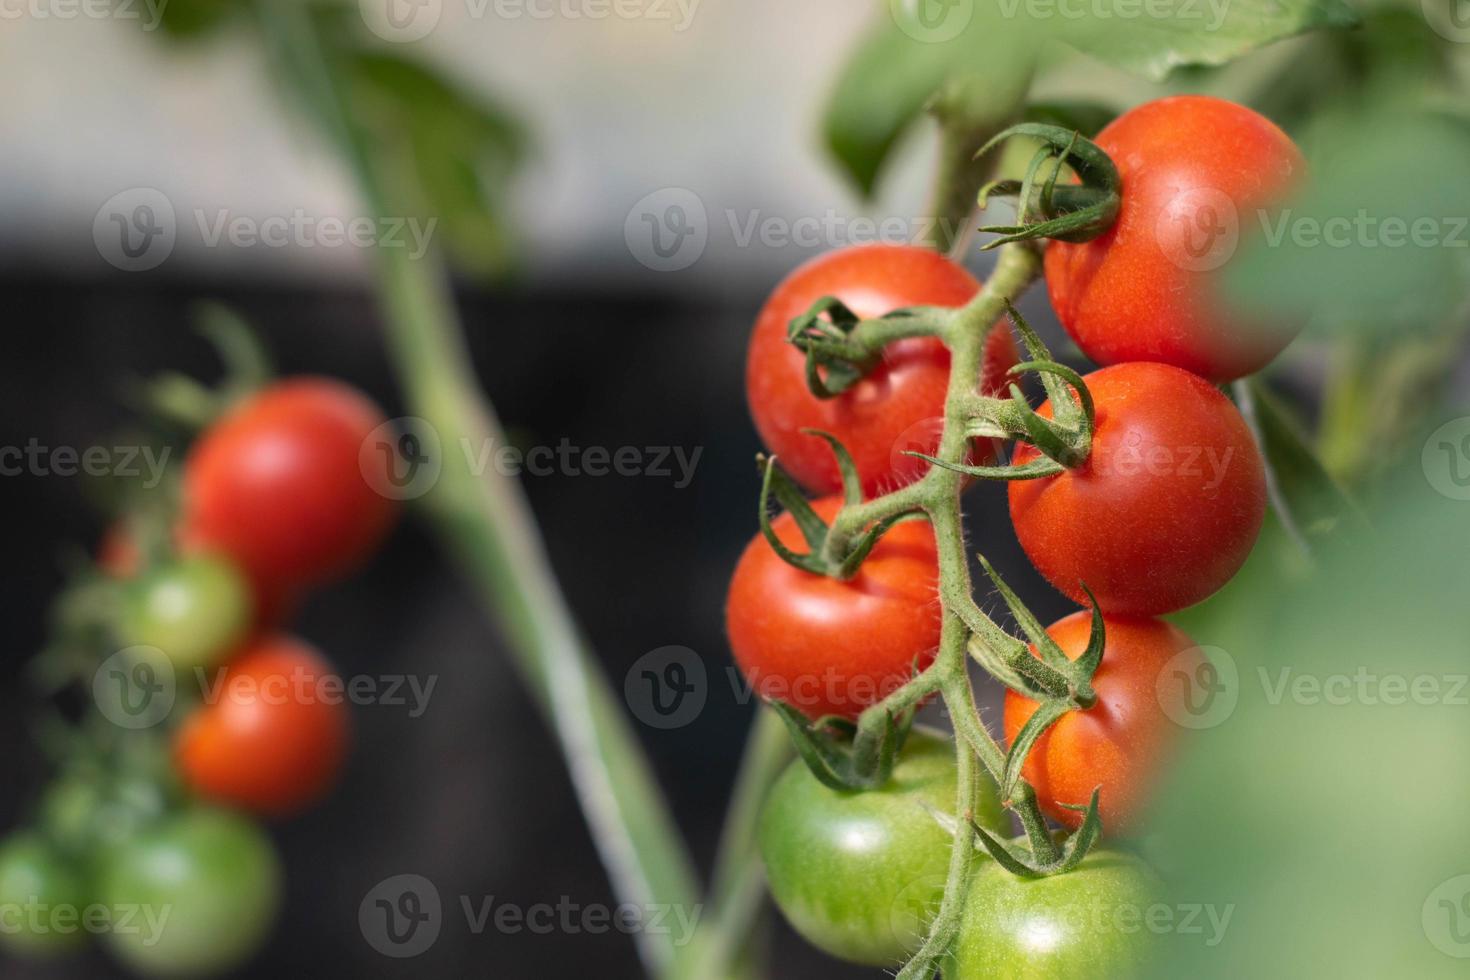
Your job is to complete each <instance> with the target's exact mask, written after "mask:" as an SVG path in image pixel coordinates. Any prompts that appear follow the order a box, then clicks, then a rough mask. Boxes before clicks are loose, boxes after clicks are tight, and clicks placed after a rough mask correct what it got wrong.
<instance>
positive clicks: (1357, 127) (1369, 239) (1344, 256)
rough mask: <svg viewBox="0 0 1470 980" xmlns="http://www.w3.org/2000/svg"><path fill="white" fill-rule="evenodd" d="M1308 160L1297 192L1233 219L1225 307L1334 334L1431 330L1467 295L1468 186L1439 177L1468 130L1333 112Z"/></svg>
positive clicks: (1422, 117)
mask: <svg viewBox="0 0 1470 980" xmlns="http://www.w3.org/2000/svg"><path fill="white" fill-rule="evenodd" d="M1310 150H1311V152H1310V154H1309V156H1310V160H1311V170H1312V174H1313V179H1312V181H1311V183H1310V185H1309V186H1308V187H1307V188H1306V189H1305V191H1304V192H1303V193H1301V194H1299V195H1298V196H1297V197H1296V198H1295V199H1294V200H1292V201H1290V202H1288V204H1287V206H1286V207H1285V208H1283V209H1282V210H1281V211H1280V212H1279V213H1266V212H1259V213H1249V214H1241V215H1239V216H1238V218H1239V222H1240V226H1241V227H1240V231H1241V248H1240V251H1239V252H1238V253H1237V254H1236V255H1235V257H1234V258H1233V259H1232V260H1231V262H1230V264H1229V266H1228V267H1226V268H1225V269H1224V270H1223V271H1224V273H1225V284H1226V288H1227V289H1228V291H1229V295H1230V297H1231V299H1232V301H1234V302H1236V303H1238V304H1240V305H1241V306H1243V307H1246V308H1249V309H1253V310H1256V311H1257V312H1259V313H1261V314H1263V315H1272V316H1286V317H1303V318H1305V317H1309V316H1313V315H1315V317H1316V323H1317V325H1318V326H1319V327H1320V328H1321V329H1324V330H1330V331H1334V332H1340V331H1342V330H1345V329H1360V330H1367V331H1372V332H1391V333H1402V332H1409V333H1415V334H1420V335H1423V334H1424V333H1426V332H1432V331H1435V330H1437V329H1439V328H1440V327H1441V326H1442V324H1443V323H1444V322H1445V321H1446V319H1447V318H1449V317H1450V316H1451V315H1452V314H1454V313H1455V312H1456V311H1457V310H1458V309H1459V307H1460V305H1461V304H1462V303H1463V302H1464V300H1465V297H1466V296H1467V295H1470V183H1467V182H1465V181H1462V180H1450V179H1446V175H1447V174H1448V173H1449V172H1450V170H1451V169H1452V168H1454V167H1457V166H1461V165H1463V163H1464V161H1465V160H1467V159H1470V128H1467V127H1466V126H1464V125H1462V124H1460V123H1458V122H1457V121H1454V120H1452V119H1450V118H1448V117H1445V116H1441V115H1434V114H1431V113H1429V112H1425V111H1419V112H1414V111H1412V107H1410V111H1408V112H1406V111H1405V106H1404V103H1403V102H1402V101H1399V100H1391V99H1385V100H1384V101H1383V102H1381V103H1379V104H1378V105H1377V107H1376V108H1375V109H1374V110H1372V111H1362V110H1357V111H1342V112H1341V113H1337V114H1334V115H1333V116H1332V117H1331V118H1330V119H1328V120H1326V121H1324V123H1323V124H1322V125H1321V127H1320V128H1319V129H1318V130H1317V135H1316V138H1314V139H1313V140H1312V141H1311V146H1310Z"/></svg>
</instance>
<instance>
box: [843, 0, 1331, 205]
mask: <svg viewBox="0 0 1470 980" xmlns="http://www.w3.org/2000/svg"><path fill="white" fill-rule="evenodd" d="M881 6H882V8H883V12H882V14H881V15H880V16H879V18H878V20H877V22H876V23H875V24H874V25H873V27H872V28H871V29H870V30H869V32H868V33H867V34H866V35H865V36H864V37H863V39H862V40H861V41H860V43H859V44H858V46H857V48H856V50H855V51H854V52H853V54H852V55H851V57H850V58H849V59H848V60H847V62H846V64H845V65H844V66H843V69H842V72H841V74H840V76H839V78H838V81H837V85H836V88H835V91H834V93H833V95H832V98H831V100H830V102H829V104H828V107H827V111H826V114H825V118H824V135H825V139H826V143H827V146H828V148H829V149H830V150H831V152H832V153H833V155H834V156H835V157H836V159H837V161H838V162H839V164H841V166H842V167H843V169H844V170H845V171H846V172H847V174H848V175H849V176H850V177H851V178H852V179H853V181H854V183H855V184H856V185H857V188H858V190H860V191H861V192H862V193H863V194H864V195H865V196H871V194H872V193H873V190H874V188H875V186H876V184H877V181H878V178H879V175H880V172H881V170H882V167H883V164H884V163H885V161H886V160H887V158H888V156H889V154H890V153H891V152H892V151H893V148H894V147H895V146H896V145H897V144H898V142H899V141H900V139H901V138H902V137H903V135H904V134H905V132H907V131H908V129H909V128H910V127H911V126H912V125H913V123H914V122H915V120H917V119H918V118H919V117H920V116H921V115H922V114H923V113H924V111H925V110H926V109H929V108H933V109H935V110H936V111H938V112H940V113H942V114H945V115H948V116H949V117H951V118H954V117H958V118H960V119H962V120H964V121H966V122H969V123H972V124H973V128H974V129H975V131H977V132H984V131H986V129H987V128H988V129H989V130H990V131H994V130H995V129H998V128H1000V126H1001V125H1003V124H1004V123H1006V122H1008V121H1010V120H1011V119H1012V118H1013V117H1014V116H1015V115H1016V114H1017V113H1018V112H1019V109H1020V105H1021V102H1022V100H1023V99H1024V97H1025V93H1026V90H1027V89H1028V88H1029V87H1030V84H1031V77H1032V74H1033V72H1034V70H1035V66H1036V62H1037V58H1038V56H1039V55H1040V53H1041V50H1042V48H1043V46H1044V45H1045V44H1046V43H1047V42H1050V41H1061V42H1063V43H1066V44H1068V45H1070V46H1072V47H1074V48H1077V49H1078V50H1081V51H1083V52H1086V53H1087V54H1090V55H1093V56H1094V57H1097V58H1099V59H1101V60H1103V61H1106V62H1109V63H1110V64H1113V65H1117V66H1119V67H1121V68H1124V69H1126V70H1129V71H1133V72H1136V73H1139V74H1142V75H1145V76H1147V77H1149V78H1153V79H1162V78H1163V77H1164V76H1165V75H1167V74H1168V73H1169V72H1170V71H1171V70H1173V69H1174V68H1176V67H1179V66H1190V65H1219V64H1223V63H1225V62H1227V61H1230V60H1232V59H1234V58H1237V57H1239V56H1241V55H1243V54H1246V53H1248V52H1249V51H1251V50H1254V49H1255V48H1257V47H1260V46H1261V45H1263V44H1268V43H1270V42H1272V41H1277V40H1281V39H1282V38H1286V37H1290V36H1293V35H1296V34H1301V33H1303V32H1306V31H1310V30H1313V29H1316V28H1321V27H1346V26H1351V25H1353V24H1355V23H1356V22H1357V20H1356V16H1355V15H1354V14H1353V12H1352V10H1351V9H1350V8H1348V7H1347V6H1346V5H1345V4H1344V3H1343V2H1342V0H1177V2H1173V3H1168V4H1164V5H1158V4H1155V5H1139V6H1137V7H1136V8H1130V9H1134V15H1133V16H1128V15H1127V14H1126V12H1124V11H1122V10H1121V9H1119V10H1115V9H1111V7H1110V6H1109V4H1107V3H1101V4H1075V3H1073V4H1067V5H1065V6H1063V5H1062V4H1061V3H1059V0H973V2H962V3H954V2H942V0H889V2H885V3H883V4H882V5H881ZM1156 8H1158V9H1156ZM1072 108H1073V109H1076V108H1078V106H1076V105H1073V106H1072ZM1100 118H1101V117H1100V116H1099V115H1098V114H1097V113H1096V112H1094V111H1089V112H1087V113H1086V120H1087V124H1088V128H1093V127H1094V125H1095V124H1096V123H1097V121H1098V119H1100ZM1079 128H1081V127H1080V126H1079Z"/></svg>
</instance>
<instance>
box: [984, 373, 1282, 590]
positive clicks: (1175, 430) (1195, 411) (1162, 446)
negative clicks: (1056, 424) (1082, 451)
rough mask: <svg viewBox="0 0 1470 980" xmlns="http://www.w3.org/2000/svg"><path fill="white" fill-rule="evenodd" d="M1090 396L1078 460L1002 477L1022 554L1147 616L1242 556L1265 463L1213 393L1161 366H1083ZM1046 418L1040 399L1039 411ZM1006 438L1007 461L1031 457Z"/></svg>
mask: <svg viewBox="0 0 1470 980" xmlns="http://www.w3.org/2000/svg"><path fill="white" fill-rule="evenodd" d="M1085 380H1086V382H1087V386H1088V388H1089V390H1090V391H1091V392H1092V397H1093V400H1094V402H1095V404H1096V406H1097V427H1096V431H1095V433H1094V436H1093V441H1092V454H1091V455H1090V456H1089V457H1088V459H1087V460H1086V462H1084V463H1083V464H1082V465H1081V466H1079V467H1077V468H1075V469H1070V470H1068V471H1067V472H1065V473H1061V474H1059V475H1057V476H1052V477H1046V478H1044V479H1039V480H1017V481H1014V482H1012V483H1011V484H1010V486H1009V490H1008V494H1009V498H1010V510H1011V522H1012V524H1013V525H1014V526H1015V529H1016V536H1017V538H1019V539H1020V542H1021V546H1022V547H1023V548H1024V549H1025V551H1026V555H1027V556H1028V557H1029V558H1030V559H1031V563H1032V564H1034V565H1035V566H1036V567H1037V568H1038V569H1039V570H1040V571H1041V573H1042V574H1043V575H1045V576H1046V578H1047V579H1048V580H1049V581H1050V582H1051V583H1052V585H1054V586H1056V587H1057V588H1058V589H1060V590H1061V591H1062V592H1064V593H1066V594H1067V595H1068V596H1069V597H1071V598H1072V599H1073V600H1074V601H1075V602H1077V603H1078V604H1079V605H1087V604H1088V603H1087V598H1086V593H1084V592H1083V591H1082V587H1081V586H1082V584H1083V583H1086V585H1087V586H1088V588H1090V589H1092V591H1093V594H1094V595H1096V597H1097V600H1098V603H1099V604H1100V605H1101V607H1102V609H1103V611H1104V612H1109V613H1123V614H1128V615H1134V616H1159V615H1163V614H1164V613H1169V612H1174V611H1175V610H1178V609H1183V608H1184V607H1185V606H1189V605H1193V604H1194V603H1196V602H1199V601H1201V600H1203V599H1206V598H1208V597H1209V596H1210V595H1211V594H1213V593H1214V592H1215V591H1216V590H1217V589H1219V588H1220V587H1221V586H1222V585H1224V584H1225V583H1226V582H1228V581H1229V580H1230V578H1231V577H1232V576H1233V575H1234V574H1235V573H1236V572H1237V571H1238V570H1239V569H1240V566H1241V565H1242V564H1244V563H1245V560H1246V557H1247V556H1248V555H1249V554H1250V550H1251V547H1252V545H1254V544H1255V541H1256V537H1257V535H1258V534H1259V533H1260V530H1261V523H1262V521H1263V520H1264V519H1265V515H1266V476H1265V464H1264V463H1263V462H1262V460H1261V454H1260V451H1259V450H1258V449H1257V448H1256V443H1255V440H1254V438H1253V437H1252V436H1251V432H1250V429H1249V427H1247V425H1246V424H1245V420H1244V419H1242V418H1241V417H1240V413H1239V412H1238V411H1236V409H1235V406H1234V405H1232V404H1231V403H1230V401H1229V399H1227V398H1226V397H1225V396H1224V395H1222V394H1220V392H1219V390H1217V389H1216V388H1214V387H1213V386H1211V385H1210V384H1208V383H1207V382H1205V381H1203V380H1201V379H1200V378H1197V377H1195V376H1194V375H1192V374H1190V373H1188V372H1187V371H1181V370H1180V369H1179V368H1175V367H1170V366H1169V365H1166V364H1150V363H1143V362H1140V363H1136V364H1119V365H1115V366H1113V367H1110V368H1103V369H1102V370H1100V371H1095V372H1093V373H1092V374H1090V375H1087V376H1086V379H1085ZM1040 412H1041V414H1042V415H1044V416H1046V417H1048V418H1049V417H1050V416H1051V403H1050V402H1048V403H1047V404H1045V405H1043V406H1042V407H1041V409H1040ZM1037 455H1038V453H1037V451H1036V449H1035V448H1034V447H1032V446H1027V445H1022V446H1018V447H1017V450H1016V453H1015V461H1016V462H1017V463H1025V462H1028V461H1030V460H1033V459H1035V458H1037Z"/></svg>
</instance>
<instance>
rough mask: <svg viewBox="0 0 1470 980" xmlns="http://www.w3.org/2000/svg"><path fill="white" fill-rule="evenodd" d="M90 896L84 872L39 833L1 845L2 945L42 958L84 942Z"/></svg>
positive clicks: (0, 932)
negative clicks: (84, 917) (85, 916)
mask: <svg viewBox="0 0 1470 980" xmlns="http://www.w3.org/2000/svg"><path fill="white" fill-rule="evenodd" d="M90 902H91V898H90V895H89V893H88V890H87V887H86V884H85V883H84V881H83V878H82V876H81V874H80V873H79V872H78V870H77V869H76V868H74V867H73V866H72V865H71V864H70V863H69V862H68V861H67V860H66V859H65V858H64V857H63V855H62V854H60V853H59V852H58V851H57V850H56V848H54V847H53V846H52V845H50V844H49V843H47V841H46V840H45V839H44V838H42V837H41V835H39V834H36V833H22V834H16V835H15V836H13V837H10V838H9V839H7V840H6V841H5V842H4V844H3V845H0V917H3V919H0V926H3V928H0V946H3V947H4V948H5V949H6V950H8V951H9V952H11V953H13V954H15V955H18V956H25V957H37V958H40V957H48V956H53V955H56V954H59V953H62V952H65V951H67V950H70V949H75V948H76V947H78V946H80V945H82V944H83V943H84V942H85V941H86V938H87V932H86V931H85V930H84V928H83V922H82V913H83V911H84V910H85V909H86V907H87V905H88V904H90Z"/></svg>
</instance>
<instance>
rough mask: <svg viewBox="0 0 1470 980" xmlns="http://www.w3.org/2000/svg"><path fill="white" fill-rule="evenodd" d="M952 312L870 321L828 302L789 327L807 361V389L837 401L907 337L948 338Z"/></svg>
mask: <svg viewBox="0 0 1470 980" xmlns="http://www.w3.org/2000/svg"><path fill="white" fill-rule="evenodd" d="M951 314H952V311H950V310H945V309H940V308H938V307H927V306H918V307H911V308H908V309H901V310H894V311H893V312H891V313H888V314H885V315H884V316H882V317H879V318H877V319H873V320H864V319H862V318H860V317H859V316H858V315H857V314H856V313H854V312H853V311H852V310H851V309H850V308H849V307H848V306H847V304H845V303H843V302H842V301H841V300H840V299H838V298H837V297H835V296H823V297H822V298H821V299H819V300H817V301H816V302H815V303H813V304H812V305H811V308H810V309H808V310H807V311H806V312H805V313H803V314H802V315H801V316H799V317H797V318H796V319H794V320H792V321H791V323H790V324H788V326H787V332H786V339H787V340H789V341H790V342H791V343H792V344H793V345H794V346H795V347H796V348H797V349H798V350H800V351H801V352H802V353H804V354H805V355H806V384H807V388H808V389H809V390H810V391H811V393H812V394H813V395H815V396H816V397H818V398H836V397H837V396H838V395H840V394H842V393H843V392H844V391H847V390H848V389H849V388H851V387H852V386H853V385H855V384H857V383H858V382H859V381H861V380H862V379H863V378H865V377H867V376H868V375H869V374H871V373H872V371H873V369H874V368H876V367H877V366H878V365H879V364H880V363H881V362H882V360H883V348H884V347H885V346H886V345H888V344H891V343H893V342H894V341H895V340H902V339H904V338H906V337H932V336H936V335H938V334H941V333H943V331H944V328H945V325H946V324H947V323H948V322H949V317H950V316H951Z"/></svg>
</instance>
